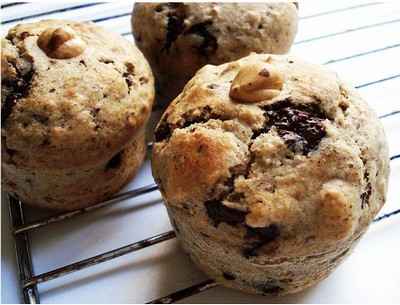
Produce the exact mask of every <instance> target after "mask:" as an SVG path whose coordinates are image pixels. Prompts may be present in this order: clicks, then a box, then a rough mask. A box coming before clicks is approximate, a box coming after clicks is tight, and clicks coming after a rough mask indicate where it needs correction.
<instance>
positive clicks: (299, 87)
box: [152, 54, 389, 294]
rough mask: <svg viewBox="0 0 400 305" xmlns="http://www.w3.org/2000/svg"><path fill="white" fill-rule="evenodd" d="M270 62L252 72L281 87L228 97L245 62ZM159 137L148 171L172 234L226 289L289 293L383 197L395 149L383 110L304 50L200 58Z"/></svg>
mask: <svg viewBox="0 0 400 305" xmlns="http://www.w3.org/2000/svg"><path fill="white" fill-rule="evenodd" d="M263 66H265V68H263V69H261V70H260V72H257V71H256V72H257V73H258V74H255V77H257V78H260V77H261V78H262V77H267V78H268V77H271V75H272V72H271V71H273V73H274V75H280V76H279V77H280V78H281V81H282V85H281V86H280V84H279V86H277V87H278V88H280V89H279V90H278V91H276V92H277V94H276V95H271V96H274V97H272V98H269V99H265V100H260V101H258V102H254V101H253V102H248V101H247V102H246V101H238V100H237V99H233V98H231V97H230V95H232V92H231V86H232V82H233V83H234V84H235V82H237V81H236V80H237V79H238V77H237V76H238V72H239V71H247V70H246V69H247V68H248V67H263ZM253 70H254V69H253ZM253 70H251V69H250V70H249V71H253ZM269 72H270V73H269ZM277 78H278V77H277ZM260 83H261V82H258V83H257V84H260ZM254 84H255V83H254V82H253V83H250V85H252V86H253V87H254ZM266 84H267V85H268V82H266ZM264 85H265V84H264ZM243 88H245V89H246V87H245V86H242V88H241V89H243ZM274 92H275V91H274ZM264 93H265V92H264ZM267 93H268V92H267ZM265 94H266V93H265ZM155 137H156V142H155V144H154V149H153V160H152V169H153V174H154V177H155V180H156V182H157V183H158V185H159V186H160V190H161V192H162V195H163V198H164V200H165V204H166V207H167V209H168V212H169V215H170V219H171V223H172V224H173V226H174V228H175V231H176V233H177V236H178V238H179V240H180V242H181V244H182V246H183V248H184V249H185V250H186V251H187V252H188V253H189V254H190V256H191V257H192V259H193V260H194V262H195V263H196V264H197V265H198V266H200V268H201V269H202V270H204V271H205V272H206V273H207V274H209V275H210V276H211V277H212V278H214V279H216V280H217V281H218V282H220V283H222V284H223V285H225V286H227V287H232V288H236V289H240V290H243V291H246V292H250V293H258V294H287V293H294V292H297V291H300V290H303V289H305V288H306V287H309V286H311V285H314V284H315V283H317V282H318V281H320V280H322V279H323V278H325V277H327V276H328V275H329V274H330V272H331V271H332V270H333V269H334V268H335V267H336V266H337V265H338V264H339V263H340V262H341V261H342V259H343V258H344V257H345V256H346V255H348V253H349V250H351V249H352V247H353V246H354V245H355V243H356V242H357V241H358V240H359V238H360V237H361V236H362V234H363V233H364V232H365V231H366V230H367V228H368V225H369V224H370V223H371V221H372V220H373V218H374V216H375V215H376V214H377V213H378V211H379V210H380V208H381V207H382V205H383V204H384V202H385V196H386V190H387V181H388V174H389V158H388V148H387V143H386V139H385V135H384V131H383V128H382V125H381V123H380V122H379V120H378V118H377V116H376V115H375V113H374V112H373V111H372V110H371V109H370V108H369V106H368V105H367V104H366V103H365V102H364V101H363V100H362V98H361V97H360V95H359V94H358V93H357V92H356V91H355V89H353V88H352V87H351V86H349V85H347V84H346V83H344V82H342V81H341V80H340V79H339V78H338V76H337V75H336V74H335V73H333V72H331V71H329V70H327V69H326V68H324V67H322V66H318V65H314V64H310V63H306V62H303V61H302V60H300V59H298V58H294V57H290V56H280V55H255V54H253V55H251V56H248V57H245V58H243V59H241V60H238V61H234V62H231V63H227V64H223V65H219V66H213V65H207V66H205V67H204V68H202V69H201V70H199V71H198V72H197V74H196V75H195V76H194V77H193V78H192V79H191V80H190V82H189V83H188V84H187V85H186V86H185V88H184V90H183V91H182V93H181V94H180V95H179V96H178V97H177V98H176V99H175V100H174V101H173V102H172V103H171V105H170V106H169V107H168V108H167V110H166V112H165V113H164V115H163V117H162V119H161V121H160V123H159V124H158V127H157V129H156V134H155Z"/></svg>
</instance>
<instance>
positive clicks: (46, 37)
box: [37, 26, 86, 59]
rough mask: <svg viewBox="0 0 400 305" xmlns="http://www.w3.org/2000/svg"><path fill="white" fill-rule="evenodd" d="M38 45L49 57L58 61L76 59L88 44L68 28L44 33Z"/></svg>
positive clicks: (52, 29)
mask: <svg viewBox="0 0 400 305" xmlns="http://www.w3.org/2000/svg"><path fill="white" fill-rule="evenodd" d="M37 44H38V46H39V48H41V49H42V50H43V52H45V53H46V54H47V56H49V57H51V58H57V59H68V58H73V57H76V56H78V55H80V54H81V53H82V52H83V51H84V50H85V48H86V43H85V42H84V41H83V40H82V39H81V38H79V37H78V35H77V34H76V33H75V31H74V30H73V29H71V28H70V27H68V26H65V27H62V28H61V27H60V28H50V29H47V30H45V31H43V32H42V33H41V34H40V36H39V39H38V41H37Z"/></svg>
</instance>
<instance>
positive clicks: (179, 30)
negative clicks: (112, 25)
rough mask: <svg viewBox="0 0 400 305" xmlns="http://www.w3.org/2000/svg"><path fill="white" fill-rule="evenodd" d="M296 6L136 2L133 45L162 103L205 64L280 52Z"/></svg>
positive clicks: (290, 34)
mask: <svg viewBox="0 0 400 305" xmlns="http://www.w3.org/2000/svg"><path fill="white" fill-rule="evenodd" d="M297 21H298V16H297V5H296V4H295V3H291V2H286V3H285V2H270V3H258V4H255V3H137V4H135V7H134V10H133V14H132V29H133V35H134V37H135V40H136V45H137V46H138V47H139V49H140V50H142V52H143V54H144V55H145V56H146V58H147V59H148V60H149V62H150V65H151V67H152V69H153V72H154V74H155V77H156V79H157V81H158V89H159V93H160V94H159V99H158V101H157V102H160V104H161V105H162V104H166V103H167V102H170V101H171V100H172V99H173V98H175V97H176V96H177V95H178V93H179V92H180V91H181V90H182V88H183V86H184V85H185V84H186V83H187V81H189V79H190V78H191V77H192V76H193V75H194V74H195V73H196V71H197V70H198V69H199V68H201V67H202V66H204V65H206V64H223V63H226V62H229V61H232V60H236V59H239V58H241V57H243V56H247V55H249V54H250V53H251V52H257V53H273V54H283V53H286V52H287V51H288V50H289V48H290V46H291V45H292V43H293V40H294V37H295V35H296V32H297Z"/></svg>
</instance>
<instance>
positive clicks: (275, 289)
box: [256, 280, 283, 295]
mask: <svg viewBox="0 0 400 305" xmlns="http://www.w3.org/2000/svg"><path fill="white" fill-rule="evenodd" d="M256 289H257V290H258V291H260V292H261V293H262V294H266V295H270V294H278V293H279V292H281V291H282V290H283V288H282V287H280V286H279V285H278V281H276V280H271V281H268V282H265V283H260V284H257V285H256Z"/></svg>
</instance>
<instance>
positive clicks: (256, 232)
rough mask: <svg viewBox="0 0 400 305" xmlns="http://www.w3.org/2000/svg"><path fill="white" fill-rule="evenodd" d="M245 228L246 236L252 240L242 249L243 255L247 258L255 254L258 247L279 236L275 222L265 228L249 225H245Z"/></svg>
mask: <svg viewBox="0 0 400 305" xmlns="http://www.w3.org/2000/svg"><path fill="white" fill-rule="evenodd" d="M246 228H247V234H246V238H249V239H253V240H254V241H252V242H251V243H250V244H249V245H247V246H246V247H245V248H244V249H243V255H244V256H245V257H247V258H249V257H252V256H257V250H258V249H260V248H261V247H262V246H264V245H266V244H268V243H270V242H271V241H274V240H276V239H277V238H278V237H279V236H280V230H279V227H278V226H277V225H276V224H270V225H269V226H268V227H265V228H252V227H249V226H246Z"/></svg>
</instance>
